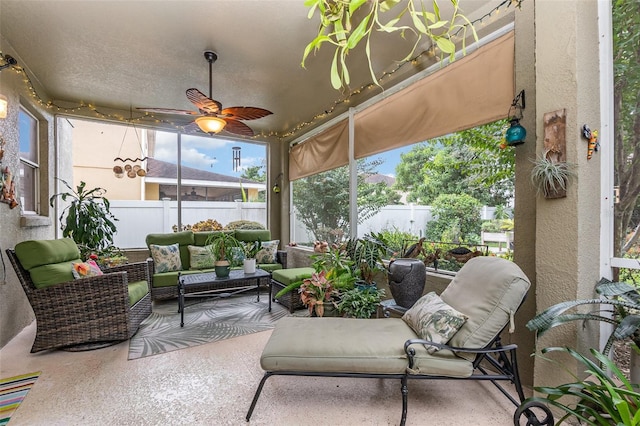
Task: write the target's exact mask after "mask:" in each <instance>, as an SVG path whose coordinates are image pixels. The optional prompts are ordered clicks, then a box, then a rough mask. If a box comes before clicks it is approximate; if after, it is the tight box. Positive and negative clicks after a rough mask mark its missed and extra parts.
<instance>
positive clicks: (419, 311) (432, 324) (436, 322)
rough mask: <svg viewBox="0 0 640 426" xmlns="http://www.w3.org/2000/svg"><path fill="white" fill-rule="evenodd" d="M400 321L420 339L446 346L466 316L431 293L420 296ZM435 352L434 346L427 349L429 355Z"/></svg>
mask: <svg viewBox="0 0 640 426" xmlns="http://www.w3.org/2000/svg"><path fill="white" fill-rule="evenodd" d="M402 319H403V320H404V322H406V323H407V324H408V325H409V327H411V328H412V329H413V331H415V332H416V334H417V335H418V336H420V338H421V339H424V340H429V341H430V342H434V343H442V344H446V343H447V342H448V341H449V339H451V338H452V337H453V335H454V334H456V332H457V331H458V330H459V329H460V327H462V325H463V324H464V323H465V321H466V320H467V316H466V315H464V314H461V313H460V312H458V311H456V310H455V309H454V308H452V307H451V306H449V305H447V304H446V303H445V302H444V301H443V300H442V299H441V298H440V296H438V295H437V294H436V293H435V292H433V291H432V292H430V293H427V294H425V295H424V296H422V297H421V298H420V299H419V300H418V301H417V302H416V303H415V304H414V305H413V306H412V307H411V309H409V310H408V311H407V312H405V314H404V315H403V316H402ZM437 350H438V348H437V347H435V346H428V347H427V352H429V353H430V354H432V353H434V352H436V351H437Z"/></svg>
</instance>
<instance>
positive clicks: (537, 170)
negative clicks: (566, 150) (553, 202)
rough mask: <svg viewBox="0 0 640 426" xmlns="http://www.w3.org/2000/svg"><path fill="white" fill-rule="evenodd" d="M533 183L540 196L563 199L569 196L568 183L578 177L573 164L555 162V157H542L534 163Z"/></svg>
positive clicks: (532, 171)
mask: <svg viewBox="0 0 640 426" xmlns="http://www.w3.org/2000/svg"><path fill="white" fill-rule="evenodd" d="M533 164H534V166H533V169H532V170H531V182H532V183H533V185H534V186H535V187H536V189H537V193H538V194H542V195H544V197H545V198H562V197H566V196H567V183H568V182H569V180H570V179H571V178H573V177H575V176H576V174H575V172H574V170H573V164H571V163H566V162H560V161H555V160H554V159H553V156H548V155H544V154H543V155H541V156H540V157H538V158H537V159H536V160H535V161H533Z"/></svg>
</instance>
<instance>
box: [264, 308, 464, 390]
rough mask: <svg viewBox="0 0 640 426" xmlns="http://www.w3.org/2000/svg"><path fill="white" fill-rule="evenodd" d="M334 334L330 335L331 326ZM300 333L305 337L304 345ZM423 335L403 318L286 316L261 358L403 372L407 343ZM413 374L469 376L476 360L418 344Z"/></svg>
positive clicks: (296, 365) (287, 364) (295, 365)
mask: <svg viewBox="0 0 640 426" xmlns="http://www.w3.org/2000/svg"><path fill="white" fill-rule="evenodd" d="M328 330H329V331H330V338H329V339H328V338H327V331H328ZM300 336H304V339H303V344H301V340H300ZM416 338H418V336H417V335H416V333H415V332H414V331H413V330H412V329H411V327H409V326H408V325H407V324H406V323H405V322H404V321H403V320H402V319H400V318H384V319H353V318H301V317H284V318H282V319H280V320H279V321H278V323H277V324H276V327H275V329H274V330H273V333H272V334H271V337H270V338H269V340H268V341H267V345H266V346H265V348H264V351H263V352H262V356H261V357H260V365H261V366H262V368H263V369H264V370H265V371H298V372H305V371H320V372H323V373H365V374H404V373H405V371H406V369H407V356H406V354H405V352H404V343H405V341H407V340H409V339H416ZM415 349H416V365H415V368H414V369H412V371H411V372H412V373H413V374H421V375H431V376H439V375H442V376H447V377H454V378H463V377H469V376H470V375H471V374H472V372H473V364H472V363H471V362H469V361H467V360H465V359H462V358H459V357H456V356H455V355H454V354H453V353H452V352H451V351H448V350H440V351H438V352H436V353H434V354H433V355H429V354H428V353H427V351H426V350H425V348H424V347H422V346H419V345H416V347H415Z"/></svg>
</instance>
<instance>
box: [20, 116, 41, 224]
mask: <svg viewBox="0 0 640 426" xmlns="http://www.w3.org/2000/svg"><path fill="white" fill-rule="evenodd" d="M18 133H19V141H20V171H19V173H20V180H19V182H20V193H19V196H20V206H21V207H22V212H23V213H38V211H39V206H38V200H39V197H38V181H39V156H38V146H39V140H38V139H39V138H38V120H37V119H36V118H35V117H34V116H33V115H32V114H31V113H29V112H28V111H27V110H26V109H25V108H23V107H20V111H19V113H18Z"/></svg>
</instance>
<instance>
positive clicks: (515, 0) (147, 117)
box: [0, 0, 524, 140]
mask: <svg viewBox="0 0 640 426" xmlns="http://www.w3.org/2000/svg"><path fill="white" fill-rule="evenodd" d="M523 1H524V0H503V1H502V2H501V3H500V4H499V5H497V6H496V7H494V8H493V9H492V10H491V11H489V12H487V13H485V14H484V15H483V16H482V17H480V18H478V19H475V20H474V21H471V22H470V23H469V24H467V26H468V25H471V26H475V25H476V24H481V25H484V24H486V23H487V20H489V19H490V18H493V17H494V16H495V15H498V14H499V13H500V11H501V10H502V9H503V8H504V9H507V8H509V7H510V6H511V5H515V6H516V7H517V8H520V7H521V4H522V2H523ZM462 30H463V28H460V29H459V30H458V31H457V32H456V33H455V34H454V35H455V36H457V35H458V33H459V32H460V31H462ZM436 54H437V47H432V48H429V49H427V50H425V51H423V52H420V53H419V54H417V55H416V56H414V57H412V58H410V59H407V60H406V61H404V62H401V63H399V64H398V65H397V66H396V68H394V69H393V70H392V71H387V72H385V73H383V74H382V75H381V76H380V77H379V78H378V79H377V83H373V82H372V83H368V84H365V85H362V86H361V87H359V88H357V89H353V90H351V91H350V92H349V93H348V94H347V95H346V96H344V97H343V98H341V99H338V100H336V101H335V102H334V103H333V105H331V106H330V107H329V108H327V109H325V110H324V111H323V112H322V113H319V114H316V115H315V116H313V117H312V118H311V119H310V120H308V121H303V122H301V123H299V124H298V125H296V126H295V127H294V128H293V129H291V130H289V131H286V132H277V131H270V132H261V133H258V134H256V135H254V136H252V137H250V138H248V139H261V140H262V139H266V138H271V137H275V138H277V139H279V140H284V139H287V138H290V137H292V136H294V135H296V134H297V133H299V132H300V131H301V130H303V129H305V128H306V127H308V126H311V125H313V124H315V123H317V122H318V121H320V120H324V119H326V118H328V117H330V116H331V115H332V114H333V112H334V111H335V110H336V108H337V107H339V106H341V105H343V104H348V103H349V102H351V100H352V98H353V97H354V96H357V95H359V94H360V93H362V92H363V91H365V90H370V89H373V88H376V87H380V86H381V85H382V82H383V80H385V79H388V78H389V77H390V76H392V75H393V74H395V73H396V72H398V71H399V70H401V69H403V68H404V67H406V66H408V65H414V66H417V65H418V64H419V60H420V58H422V57H424V56H426V57H433V56H434V55H436ZM0 55H2V52H1V51H0ZM11 69H13V70H14V71H15V72H17V73H18V74H22V75H23V76H24V77H23V81H24V83H25V84H26V85H27V89H28V91H29V95H30V96H31V98H32V99H33V100H34V102H36V103H37V104H38V105H40V106H41V107H43V108H46V109H49V110H53V109H55V112H59V113H66V114H73V113H77V112H78V111H80V110H83V109H89V110H90V111H92V112H93V113H94V115H95V117H96V118H101V119H104V120H111V121H120V122H123V123H129V124H134V123H148V122H149V121H152V122H153V123H155V124H162V125H166V126H169V127H172V128H174V129H175V130H177V131H183V130H184V125H181V124H179V123H177V122H174V121H172V120H167V119H166V118H162V117H158V116H155V115H154V114H150V113H145V114H144V115H141V116H139V117H131V116H130V117H128V118H127V117H125V116H123V115H121V114H117V113H113V114H108V113H104V112H102V111H100V110H99V109H98V108H97V107H96V106H95V105H92V104H90V103H84V102H82V101H80V102H79V103H78V104H77V105H75V106H71V107H65V106H62V105H59V104H57V103H56V102H55V101H53V100H49V101H44V100H43V99H42V98H41V97H40V96H39V95H38V93H37V91H36V89H35V87H34V85H33V82H32V81H31V79H30V78H29V76H28V75H27V73H26V71H25V70H24V68H22V67H21V66H19V65H13V66H12V67H11Z"/></svg>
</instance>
